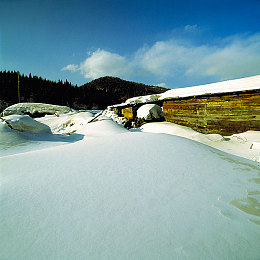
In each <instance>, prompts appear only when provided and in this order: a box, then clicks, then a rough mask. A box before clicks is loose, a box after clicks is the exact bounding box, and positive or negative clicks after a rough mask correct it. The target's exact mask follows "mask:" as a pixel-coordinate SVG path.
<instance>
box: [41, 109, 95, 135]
mask: <svg viewBox="0 0 260 260" xmlns="http://www.w3.org/2000/svg"><path fill="white" fill-rule="evenodd" d="M92 119H93V114H92V113H90V112H79V113H74V114H63V115H60V116H59V117H56V116H55V115H46V116H45V117H41V118H36V120H37V121H38V122H41V123H44V124H46V125H48V126H49V127H50V128H51V130H52V132H53V133H55V134H67V135H68V134H72V133H75V132H77V133H78V132H80V130H81V129H83V128H84V127H85V126H86V124H88V122H89V121H90V120H92Z"/></svg>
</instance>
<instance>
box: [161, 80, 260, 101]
mask: <svg viewBox="0 0 260 260" xmlns="http://www.w3.org/2000/svg"><path fill="white" fill-rule="evenodd" d="M255 89H260V75H257V76H253V77H248V78H241V79H234V80H226V81H221V82H216V83H211V84H206V85H199V86H193V87H187V88H177V89H171V90H168V91H166V92H164V93H162V94H161V95H160V97H159V100H163V99H167V98H172V97H190V96H200V95H205V94H215V93H228V92H239V91H246V90H255Z"/></svg>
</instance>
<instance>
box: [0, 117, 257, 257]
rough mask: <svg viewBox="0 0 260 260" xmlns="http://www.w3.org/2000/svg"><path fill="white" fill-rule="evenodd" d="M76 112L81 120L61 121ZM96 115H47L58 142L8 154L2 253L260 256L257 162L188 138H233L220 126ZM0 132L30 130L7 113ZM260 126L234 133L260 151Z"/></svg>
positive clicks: (0, 218)
mask: <svg viewBox="0 0 260 260" xmlns="http://www.w3.org/2000/svg"><path fill="white" fill-rule="evenodd" d="M70 117H71V118H70ZM69 118H70V123H71V122H73V123H74V125H72V126H71V125H70V124H66V123H65V124H63V123H64V122H68V120H69ZM90 118H93V116H91V114H81V113H78V114H71V115H62V116H60V117H56V116H45V117H43V118H39V119H37V121H38V122H41V123H43V124H46V125H48V126H49V127H50V129H51V130H52V131H53V133H54V134H52V135H50V134H46V135H45V136H46V139H47V137H48V136H52V137H53V138H54V139H53V141H52V142H53V143H54V144H55V143H56V146H50V147H47V148H46V147H43V146H42V144H39V145H38V146H37V147H38V148H39V149H38V150H35V145H34V144H31V143H30V141H29V140H28V142H29V144H28V145H27V146H26V149H25V150H24V151H23V150H22V148H21V149H19V150H18V151H17V153H16V154H12V155H3V156H2V157H1V158H0V167H1V171H0V180H1V188H0V200H1V202H0V205H1V214H0V230H1V235H2V239H1V240H0V259H28V260H30V259H93V260H95V259H115V260H116V259H122V258H123V259H184V260H185V259H231V260H232V259H236V260H237V259H241V260H242V259H243V260H244V259H258V258H259V237H260V229H259V224H260V214H259V200H260V198H259V164H258V163H257V162H254V161H250V160H247V159H243V158H241V157H237V156H234V155H231V154H228V153H225V152H222V151H220V150H217V149H214V148H212V147H209V146H208V145H204V144H201V143H199V142H197V141H194V140H189V139H188V138H189V136H191V135H194V138H195V139H196V138H197V139H200V138H202V137H203V136H204V137H203V138H205V140H208V142H211V143H213V142H215V143H224V142H226V141H224V140H223V138H224V139H226V137H221V136H219V135H202V134H201V135H197V137H196V136H195V135H196V132H195V131H193V130H191V129H188V128H187V129H184V128H183V127H180V128H179V129H178V128H177V127H176V128H174V129H175V131H176V132H175V133H172V134H165V133H147V132H144V131H145V127H146V128H147V129H148V127H150V131H152V129H154V130H153V131H154V132H158V131H159V129H158V128H160V131H162V129H163V128H164V129H166V130H165V132H170V131H172V130H170V129H173V128H172V126H170V125H169V124H165V125H162V123H157V124H155V123H149V124H146V125H144V126H143V127H142V129H140V132H131V131H128V130H126V129H125V128H123V127H122V126H120V125H118V124H116V123H115V122H113V121H112V120H111V119H109V118H107V117H105V116H100V117H98V118H97V120H98V121H96V122H92V123H89V121H90ZM147 129H146V130H147ZM0 131H1V134H0V137H1V136H2V133H5V134H8V136H9V139H12V138H14V139H15V138H16V137H17V136H18V135H19V136H21V135H25V134H26V133H25V132H19V131H16V130H13V129H10V128H7V126H6V125H5V124H4V123H3V122H1V124H0ZM72 131H73V133H71V132H72ZM141 131H143V132H141ZM147 131H148V130H147ZM177 132H178V133H177ZM60 133H65V134H66V135H63V137H64V138H65V139H64V140H67V138H68V140H67V142H66V141H64V143H65V142H66V145H64V143H63V145H61V143H62V142H60V141H58V137H59V138H61V137H60V136H62V135H61V134H60ZM69 133H70V135H68V134H69ZM176 133H177V134H179V135H181V134H185V135H186V137H188V138H183V137H180V136H176ZM12 134H13V135H12ZM257 134H259V133H258V132H257V133H256V132H253V131H250V132H246V133H244V134H238V135H235V136H234V137H233V138H232V140H230V141H227V142H233V143H236V145H238V146H237V149H244V150H245V151H247V153H248V152H252V151H254V152H258V155H259V149H248V150H247V149H246V148H245V147H244V145H246V146H247V145H249V143H251V139H252V140H253V142H254V143H258V142H259V139H254V138H255V137H257V136H258V135H257ZM14 136H16V137H14ZM28 136H29V137H30V136H31V137H32V136H35V135H33V134H31V133H29V134H28ZM77 136H81V137H82V138H80V139H77V141H76V137H77ZM29 137H28V138H29ZM55 138H56V139H57V140H56V139H55ZM43 139H44V138H42V140H43ZM69 139H70V140H69ZM55 140H56V141H55ZM59 140H60V139H59ZM248 140H250V142H249V141H248ZM17 141H18V142H19V138H18V139H17ZM42 142H43V143H44V141H42ZM251 144H252V143H251ZM253 146H254V144H253ZM28 147H31V148H32V149H31V151H29V150H28ZM40 148H41V149H40ZM6 149H7V150H8V149H9V148H8V147H7V148H6ZM231 152H234V151H233V150H231Z"/></svg>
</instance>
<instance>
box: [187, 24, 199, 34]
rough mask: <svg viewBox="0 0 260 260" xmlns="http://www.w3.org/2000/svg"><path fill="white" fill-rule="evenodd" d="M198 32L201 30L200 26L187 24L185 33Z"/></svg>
mask: <svg viewBox="0 0 260 260" xmlns="http://www.w3.org/2000/svg"><path fill="white" fill-rule="evenodd" d="M197 30H199V26H198V25H197V24H194V25H190V24H187V25H185V26H184V31H186V32H194V31H197Z"/></svg>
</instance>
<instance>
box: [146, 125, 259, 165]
mask: <svg viewBox="0 0 260 260" xmlns="http://www.w3.org/2000/svg"><path fill="white" fill-rule="evenodd" d="M141 131H143V132H150V133H166V134H171V135H176V136H181V137H185V138H188V139H191V140H194V141H197V142H200V143H203V144H206V145H209V146H211V147H214V148H216V149H219V150H221V151H224V152H227V153H230V154H233V155H237V156H241V157H244V158H246V159H249V160H252V161H256V162H260V149H259V147H260V146H259V143H260V131H247V132H245V133H240V134H234V135H232V136H227V137H223V136H222V135H219V134H202V133H199V132H196V131H195V130H193V129H191V128H189V127H186V126H181V125H177V124H174V123H169V122H154V123H147V124H144V125H142V126H141Z"/></svg>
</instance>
